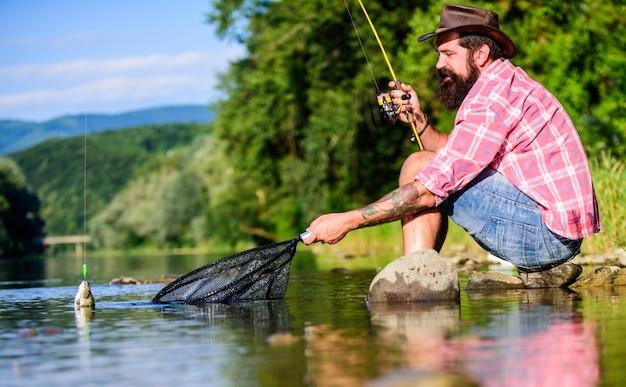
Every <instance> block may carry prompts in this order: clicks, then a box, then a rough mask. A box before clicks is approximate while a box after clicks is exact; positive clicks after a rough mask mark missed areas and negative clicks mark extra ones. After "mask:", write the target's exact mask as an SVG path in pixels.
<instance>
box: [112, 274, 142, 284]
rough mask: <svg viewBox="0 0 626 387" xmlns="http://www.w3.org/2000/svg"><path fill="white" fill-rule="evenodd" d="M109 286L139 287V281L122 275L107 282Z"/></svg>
mask: <svg viewBox="0 0 626 387" xmlns="http://www.w3.org/2000/svg"><path fill="white" fill-rule="evenodd" d="M109 285H141V281H139V280H138V279H135V278H133V277H126V276H124V275H123V274H122V275H121V276H119V277H118V278H113V279H112V280H111V281H109Z"/></svg>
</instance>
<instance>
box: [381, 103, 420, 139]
mask: <svg viewBox="0 0 626 387" xmlns="http://www.w3.org/2000/svg"><path fill="white" fill-rule="evenodd" d="M401 98H402V100H403V101H407V100H409V99H411V94H408V93H407V94H402V97H401ZM376 100H377V101H378V108H379V109H380V114H382V116H383V117H385V118H386V119H387V120H388V121H389V122H390V123H391V125H393V124H395V123H396V121H397V120H398V116H399V115H400V110H401V109H402V105H396V104H394V103H393V102H392V100H391V96H390V95H389V94H380V95H379V96H377V97H376ZM409 140H410V141H411V142H416V141H417V139H416V138H415V134H414V133H413V132H412V131H411V132H409Z"/></svg>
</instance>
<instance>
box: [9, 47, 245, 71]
mask: <svg viewBox="0 0 626 387" xmlns="http://www.w3.org/2000/svg"><path fill="white" fill-rule="evenodd" d="M240 51H241V50H240V49H232V50H228V51H220V52H215V53H211V52H205V51H188V52H183V53H179V54H173V55H166V54H152V55H145V56H131V57H123V58H112V59H103V60H97V59H79V60H73V61H66V62H58V63H50V64H47V63H36V64H23V65H13V66H4V67H0V76H2V77H14V78H21V77H24V78H25V77H38V78H47V77H68V78H72V77H95V76H100V75H106V74H115V73H120V72H131V71H144V70H148V71H155V70H162V69H172V68H185V67H190V66H200V65H202V66H209V67H216V66H220V67H221V66H223V65H224V64H225V63H226V62H227V61H228V60H231V59H233V58H235V57H237V56H238V55H239V53H240Z"/></svg>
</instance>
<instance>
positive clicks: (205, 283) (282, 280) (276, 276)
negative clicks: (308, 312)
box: [152, 234, 304, 304]
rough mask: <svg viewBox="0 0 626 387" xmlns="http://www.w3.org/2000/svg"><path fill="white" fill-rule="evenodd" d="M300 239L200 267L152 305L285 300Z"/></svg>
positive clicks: (155, 298) (164, 290)
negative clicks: (290, 268) (292, 261)
mask: <svg viewBox="0 0 626 387" xmlns="http://www.w3.org/2000/svg"><path fill="white" fill-rule="evenodd" d="M303 235H304V234H303ZM301 238H302V236H299V237H297V238H295V239H291V240H288V241H285V242H278V243H272V244H269V245H264V246H260V247H257V248H254V249H251V250H247V251H244V252H241V253H238V254H235V255H231V256H228V257H224V258H221V259H219V260H217V261H215V262H212V263H210V264H208V265H205V266H202V267H199V268H197V269H196V270H194V271H192V272H190V273H188V274H185V275H183V276H182V277H180V278H178V279H176V280H175V281H174V282H171V283H170V284H168V285H167V286H165V287H164V288H163V289H161V291H160V292H159V293H158V294H157V295H156V296H155V297H154V298H153V299H152V301H153V302H155V303H159V304H166V303H183V304H210V303H233V302H241V301H255V300H275V299H280V298H283V297H284V295H285V291H286V290H287V282H288V280H289V266H290V262H291V259H292V258H293V256H294V254H295V253H296V245H297V244H298V242H299V241H301V240H302V239H301Z"/></svg>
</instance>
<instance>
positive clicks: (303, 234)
mask: <svg viewBox="0 0 626 387" xmlns="http://www.w3.org/2000/svg"><path fill="white" fill-rule="evenodd" d="M311 235H313V233H312V232H311V231H305V232H303V233H302V234H300V235H299V236H298V238H299V239H300V241H302V242H304V240H305V239H306V238H308V237H310V236H311Z"/></svg>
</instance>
